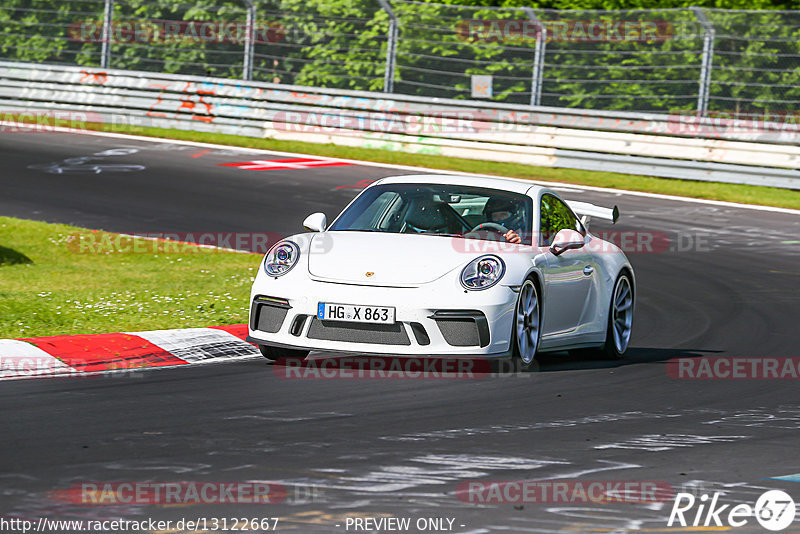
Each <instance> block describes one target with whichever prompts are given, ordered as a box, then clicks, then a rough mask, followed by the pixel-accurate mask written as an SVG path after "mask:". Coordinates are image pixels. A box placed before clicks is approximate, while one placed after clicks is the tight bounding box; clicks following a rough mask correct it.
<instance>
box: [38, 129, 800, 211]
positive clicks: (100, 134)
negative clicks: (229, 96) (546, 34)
mask: <svg viewBox="0 0 800 534" xmlns="http://www.w3.org/2000/svg"><path fill="white" fill-rule="evenodd" d="M53 131H57V132H62V133H78V134H85V135H95V136H98V137H110V138H114V139H129V140H135V141H149V142H151V143H165V144H175V145H185V146H195V147H199V148H213V149H216V150H234V151H239V152H244V153H249V154H270V155H273V156H287V157H298V156H299V157H306V158H320V159H327V160H330V161H344V162H347V163H352V164H354V165H361V166H364V167H381V168H385V169H398V170H404V171H421V172H426V173H435V174H455V175H459V176H486V175H485V174H476V173H471V172H460V171H449V170H443V169H430V168H428V167H412V166H410V165H395V164H391V163H377V162H374V161H362V160H357V159H345V158H326V157H325V156H319V155H315V154H303V153H299V152H279V151H275V150H264V149H258V148H247V147H239V146H235V145H217V144H212V143H201V142H198V141H184V140H180V139H166V138H160V137H147V136H142V135H131V134H120V133H112V132H97V131H93V130H77V129H74V128H63V127H54V128H53ZM548 168H549V167H548ZM512 179H514V180H521V181H524V182H528V183H534V184H538V185H544V186H551V187H554V186H563V187H570V188H580V189H584V190H587V191H597V192H601V193H616V194H622V195H632V196H638V197H645V198H658V199H664V200H674V201H677V202H692V203H695V204H707V205H710V206H722V207H728V208H741V209H748V210H756V211H769V212H773V213H785V214H788V215H800V210H795V209H789V208H777V207H773V206H759V205H755V204H740V203H737V202H725V201H722V200H707V199H702V198H690V197H681V196H674V195H663V194H660V193H645V192H642V191H629V190H627V189H612V188H608V187H594V186H590V185H578V184H570V183H566V182H547V181H541V180H528V179H521V178H512Z"/></svg>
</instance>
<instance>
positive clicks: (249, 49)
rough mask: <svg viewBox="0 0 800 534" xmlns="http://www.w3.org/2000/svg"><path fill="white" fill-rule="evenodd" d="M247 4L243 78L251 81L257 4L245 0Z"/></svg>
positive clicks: (251, 0) (250, 0)
mask: <svg viewBox="0 0 800 534" xmlns="http://www.w3.org/2000/svg"><path fill="white" fill-rule="evenodd" d="M244 3H245V4H246V5H247V22H246V23H245V30H244V32H245V35H244V64H243V65H242V78H243V79H245V80H247V81H250V80H252V79H253V53H254V52H253V51H254V46H255V23H256V5H255V4H254V3H253V0H244Z"/></svg>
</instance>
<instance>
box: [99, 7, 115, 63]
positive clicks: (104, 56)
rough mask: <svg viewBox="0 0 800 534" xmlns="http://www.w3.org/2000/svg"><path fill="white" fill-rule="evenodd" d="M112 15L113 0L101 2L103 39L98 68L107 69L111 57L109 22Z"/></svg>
mask: <svg viewBox="0 0 800 534" xmlns="http://www.w3.org/2000/svg"><path fill="white" fill-rule="evenodd" d="M113 16H114V0H105V1H104V2H103V39H102V45H101V49H100V68H101V69H107V68H108V65H109V58H110V57H111V24H112V18H113Z"/></svg>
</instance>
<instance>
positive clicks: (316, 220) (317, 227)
mask: <svg viewBox="0 0 800 534" xmlns="http://www.w3.org/2000/svg"><path fill="white" fill-rule="evenodd" d="M327 227H328V218H327V217H325V214H324V213H312V214H311V215H309V216H308V217H306V220H305V221H303V228H305V229H306V230H308V231H309V232H324V231H325V228H327Z"/></svg>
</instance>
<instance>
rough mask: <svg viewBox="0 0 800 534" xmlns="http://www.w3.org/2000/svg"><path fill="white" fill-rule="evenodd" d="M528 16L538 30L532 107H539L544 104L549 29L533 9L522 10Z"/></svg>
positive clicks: (533, 73)
mask: <svg viewBox="0 0 800 534" xmlns="http://www.w3.org/2000/svg"><path fill="white" fill-rule="evenodd" d="M522 9H523V10H524V11H525V13H526V14H527V15H528V19H530V20H531V21H532V22H534V23H535V24H536V26H537V28H538V30H537V31H536V47H535V48H534V49H533V72H532V74H531V106H539V105H541V103H542V77H543V76H544V50H545V46H546V44H547V28H545V27H544V24H542V21H540V20H539V17H537V16H536V13H535V12H534V11H533V9H531V8H529V7H524V8H522Z"/></svg>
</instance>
